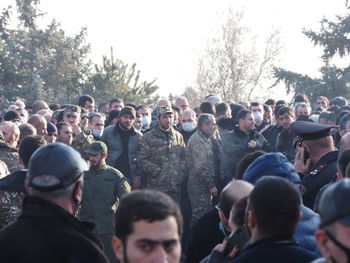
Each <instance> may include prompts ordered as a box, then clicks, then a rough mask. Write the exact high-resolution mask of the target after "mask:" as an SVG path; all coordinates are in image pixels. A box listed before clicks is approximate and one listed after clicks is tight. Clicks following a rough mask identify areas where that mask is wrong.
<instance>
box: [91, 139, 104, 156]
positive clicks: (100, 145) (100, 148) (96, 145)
mask: <svg viewBox="0 0 350 263" xmlns="http://www.w3.org/2000/svg"><path fill="white" fill-rule="evenodd" d="M107 151H108V150H107V145H106V144H105V143H104V142H101V141H96V142H93V143H91V144H90V146H89V148H88V149H87V150H86V152H87V153H89V154H92V155H96V154H98V153H106V152H107Z"/></svg>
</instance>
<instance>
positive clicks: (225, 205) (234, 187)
mask: <svg viewBox="0 0 350 263" xmlns="http://www.w3.org/2000/svg"><path fill="white" fill-rule="evenodd" d="M252 189H253V185H252V184H250V183H248V182H245V181H242V180H235V181H231V182H229V183H228V184H227V185H226V186H225V188H224V189H223V190H222V192H221V195H220V201H219V204H218V207H219V208H220V210H221V211H222V213H223V214H224V216H225V217H226V218H227V219H228V218H229V216H230V211H231V208H232V206H233V205H234V204H235V203H236V202H237V201H238V200H240V199H242V198H244V197H247V196H248V195H249V194H250V192H251V191H252Z"/></svg>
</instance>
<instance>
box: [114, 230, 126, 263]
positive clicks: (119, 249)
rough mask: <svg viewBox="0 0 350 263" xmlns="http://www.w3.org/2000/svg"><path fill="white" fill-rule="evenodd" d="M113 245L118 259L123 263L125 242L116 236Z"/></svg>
mask: <svg viewBox="0 0 350 263" xmlns="http://www.w3.org/2000/svg"><path fill="white" fill-rule="evenodd" d="M112 247H113V251H114V254H115V256H116V257H117V259H118V260H119V261H120V262H122V263H123V262H124V246H123V242H122V241H121V239H119V238H118V237H116V236H114V237H113V238H112Z"/></svg>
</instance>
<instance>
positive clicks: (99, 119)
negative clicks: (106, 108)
mask: <svg viewBox="0 0 350 263" xmlns="http://www.w3.org/2000/svg"><path fill="white" fill-rule="evenodd" d="M104 121H105V118H104V117H103V115H102V114H101V113H98V112H93V113H91V114H90V115H89V122H88V128H87V129H85V130H83V132H82V133H80V134H79V135H78V136H76V137H75V138H74V139H73V143H72V147H73V148H74V149H75V150H76V151H78V152H79V153H80V154H81V156H82V157H83V158H84V159H85V160H88V159H89V156H88V155H87V154H86V150H87V149H88V148H89V146H90V144H92V143H93V142H94V141H96V140H100V138H101V136H102V133H103V128H104Z"/></svg>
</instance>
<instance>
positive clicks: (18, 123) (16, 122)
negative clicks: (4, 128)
mask: <svg viewBox="0 0 350 263" xmlns="http://www.w3.org/2000/svg"><path fill="white" fill-rule="evenodd" d="M13 123H14V124H16V125H17V127H19V126H20V125H21V124H22V123H21V122H20V121H15V122H13Z"/></svg>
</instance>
